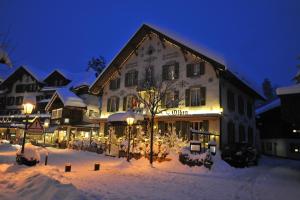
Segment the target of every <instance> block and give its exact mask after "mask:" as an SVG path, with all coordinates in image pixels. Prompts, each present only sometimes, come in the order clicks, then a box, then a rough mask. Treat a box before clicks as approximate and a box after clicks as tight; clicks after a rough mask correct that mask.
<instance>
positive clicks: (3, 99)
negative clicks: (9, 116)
mask: <svg viewBox="0 0 300 200" xmlns="http://www.w3.org/2000/svg"><path fill="white" fill-rule="evenodd" d="M5 103H6V97H1V98H0V105H1V106H5Z"/></svg>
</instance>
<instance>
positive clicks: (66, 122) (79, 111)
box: [45, 85, 99, 148]
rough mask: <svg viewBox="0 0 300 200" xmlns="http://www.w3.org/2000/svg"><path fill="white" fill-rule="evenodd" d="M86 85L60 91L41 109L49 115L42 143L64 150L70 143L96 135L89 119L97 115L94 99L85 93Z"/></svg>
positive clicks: (95, 100) (95, 127)
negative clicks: (44, 140)
mask: <svg viewBox="0 0 300 200" xmlns="http://www.w3.org/2000/svg"><path fill="white" fill-rule="evenodd" d="M88 88H89V87H88V86H83V85H81V86H80V87H79V86H78V87H75V88H72V89H69V88H60V89H57V90H56V91H55V93H54V95H53V96H52V98H51V100H50V101H49V103H48V104H47V105H46V108H45V110H46V111H47V112H49V113H51V121H50V127H49V129H47V130H46V131H45V132H46V143H48V144H58V145H59V147H61V148H64V147H66V145H67V143H68V142H69V141H70V140H79V139H80V140H82V139H88V140H90V141H91V140H92V139H93V138H94V137H97V136H99V131H98V129H99V125H98V124H97V122H95V121H94V120H93V118H94V117H95V115H96V113H98V112H99V108H98V99H97V97H95V96H93V95H89V94H88Z"/></svg>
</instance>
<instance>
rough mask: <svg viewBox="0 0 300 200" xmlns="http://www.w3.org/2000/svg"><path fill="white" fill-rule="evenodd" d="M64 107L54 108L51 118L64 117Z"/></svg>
mask: <svg viewBox="0 0 300 200" xmlns="http://www.w3.org/2000/svg"><path fill="white" fill-rule="evenodd" d="M62 110H63V109H62V108H59V109H55V110H52V115H51V119H58V118H61V117H62Z"/></svg>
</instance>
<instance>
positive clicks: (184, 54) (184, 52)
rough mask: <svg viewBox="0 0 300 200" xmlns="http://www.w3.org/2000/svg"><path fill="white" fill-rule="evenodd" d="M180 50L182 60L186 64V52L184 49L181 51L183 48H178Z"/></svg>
mask: <svg viewBox="0 0 300 200" xmlns="http://www.w3.org/2000/svg"><path fill="white" fill-rule="evenodd" d="M180 50H181V53H182V55H183V57H184V60H185V62H186V61H187V51H186V50H185V49H183V48H180Z"/></svg>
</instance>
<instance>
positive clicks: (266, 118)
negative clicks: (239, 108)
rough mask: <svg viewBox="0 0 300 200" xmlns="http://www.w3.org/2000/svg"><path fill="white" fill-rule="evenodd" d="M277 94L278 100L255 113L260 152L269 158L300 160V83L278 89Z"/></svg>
mask: <svg viewBox="0 0 300 200" xmlns="http://www.w3.org/2000/svg"><path fill="white" fill-rule="evenodd" d="M298 74H299V77H300V73H298ZM299 77H298V79H295V80H300V79H299ZM276 94H277V95H278V98H277V99H275V100H273V101H272V102H270V103H268V104H266V105H264V106H262V107H259V108H258V109H257V110H256V116H257V117H256V118H257V127H258V129H259V132H260V136H261V150H262V152H263V153H265V154H268V155H274V156H279V157H286V158H292V159H300V114H299V113H300V83H299V82H297V81H296V84H295V85H292V86H288V87H281V88H278V89H277V90H276Z"/></svg>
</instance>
